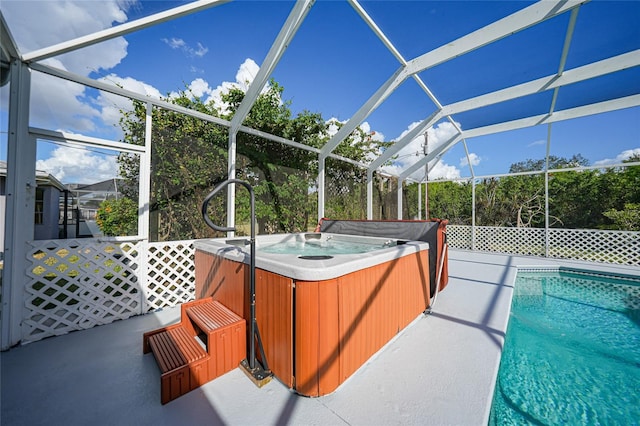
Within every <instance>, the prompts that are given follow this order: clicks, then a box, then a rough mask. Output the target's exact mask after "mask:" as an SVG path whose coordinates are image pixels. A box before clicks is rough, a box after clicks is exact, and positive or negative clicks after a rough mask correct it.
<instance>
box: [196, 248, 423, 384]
mask: <svg viewBox="0 0 640 426" xmlns="http://www.w3.org/2000/svg"><path fill="white" fill-rule="evenodd" d="M270 237H273V236H270ZM258 238H260V237H258ZM259 247H260V244H258V251H257V256H256V317H257V323H258V327H259V330H260V335H261V338H262V342H263V346H264V350H265V356H266V359H267V362H268V365H269V368H270V369H271V370H272V372H273V373H274V375H275V376H276V377H277V378H278V379H279V380H280V381H282V382H283V383H284V384H286V385H287V386H289V387H290V388H292V389H295V391H296V392H298V393H300V394H302V395H307V396H320V395H326V394H328V393H330V392H333V391H334V390H336V389H337V388H338V386H340V385H341V384H342V383H343V382H344V381H345V380H346V379H347V378H348V377H349V376H351V375H352V374H353V373H354V372H355V371H356V370H358V368H360V367H361V366H362V365H363V364H364V363H365V362H366V361H367V360H368V359H369V358H370V357H371V356H372V355H373V354H375V353H376V352H377V351H378V350H380V349H381V348H382V347H383V346H384V345H385V344H386V343H387V342H389V340H391V339H392V338H393V337H394V336H395V335H396V334H397V333H398V332H399V331H401V330H402V329H403V328H405V327H406V326H407V325H408V324H409V323H410V322H412V321H413V320H414V319H415V318H416V317H417V316H418V315H420V314H421V313H422V312H423V311H424V310H425V309H426V307H427V306H428V304H429V298H430V294H429V265H428V244H426V243H421V242H410V243H407V244H403V245H402V246H398V247H396V248H395V249H393V248H387V249H384V250H381V251H380V252H381V253H380V254H376V253H374V254H370V253H365V254H363V255H343V256H342V257H341V255H336V256H334V257H333V258H332V259H328V260H305V259H299V258H297V257H296V256H290V255H289V257H286V255H272V254H262V253H261V252H260V249H259ZM246 258H247V256H246V254H245V252H244V249H242V248H240V247H236V246H232V245H228V244H225V241H224V240H222V239H221V240H210V241H199V242H196V259H195V265H196V297H197V298H202V297H208V296H212V297H213V298H214V299H216V300H219V301H220V302H221V303H223V304H224V305H226V306H227V307H229V308H230V309H231V310H233V311H234V312H236V313H237V314H238V315H240V316H242V317H244V318H245V319H246V320H247V321H250V316H249V303H248V300H249V295H248V289H249V283H248V281H249V280H248V277H249V266H248V264H247V263H245V261H246ZM377 258H379V259H377ZM279 262H281V263H283V265H281V268H282V270H281V271H280V272H277V271H274V270H277V269H278V268H277V264H278V263H279ZM274 265H275V266H274ZM314 277H317V279H313V278H314Z"/></svg>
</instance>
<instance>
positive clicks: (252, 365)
mask: <svg viewBox="0 0 640 426" xmlns="http://www.w3.org/2000/svg"><path fill="white" fill-rule="evenodd" d="M232 183H237V184H240V185H242V186H244V187H245V188H247V191H249V195H250V196H251V239H250V240H249V243H250V245H251V253H250V255H249V269H250V272H249V274H250V275H249V293H250V295H251V296H250V297H251V301H250V309H251V312H250V315H251V324H250V325H249V328H250V330H249V334H250V336H251V338H250V339H249V356H248V357H247V358H248V359H247V361H248V364H249V365H248V367H249V370H250V371H251V373H252V375H254V376H260V379H261V380H262V379H264V377H263V376H264V375H265V372H264V371H259V370H261V369H260V368H258V367H256V347H255V343H256V339H257V340H258V345H259V346H260V348H259V349H260V353H261V355H262V362H263V364H264V370H266V371H267V373H266V374H269V373H268V370H269V367H268V366H267V359H266V357H265V355H264V349H263V348H262V340H261V339H260V332H259V330H258V322H257V319H256V229H255V222H256V210H255V196H254V193H253V188H252V187H251V185H250V184H249V183H248V182H245V181H243V180H240V179H227V180H226V181H224V182H222V183H221V184H219V185H218V186H216V187H215V188H214V189H213V191H211V192H210V193H209V194H208V195H207V196H206V197H205V198H204V200H203V201H202V217H203V219H204V221H205V223H206V224H207V225H208V226H209V227H210V228H212V229H214V230H216V231H219V232H229V231H232V232H235V231H236V228H235V227H233V226H218V225H216V224H215V223H213V221H212V220H211V218H210V217H209V214H208V207H209V202H210V201H211V199H212V198H213V197H214V196H215V195H216V194H217V193H218V192H220V191H221V190H222V189H223V188H225V187H227V186H228V185H230V184H232Z"/></svg>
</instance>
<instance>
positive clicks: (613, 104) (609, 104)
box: [462, 95, 640, 139]
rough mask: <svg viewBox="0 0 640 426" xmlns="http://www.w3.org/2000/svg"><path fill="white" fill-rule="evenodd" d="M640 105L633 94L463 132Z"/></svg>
mask: <svg viewBox="0 0 640 426" xmlns="http://www.w3.org/2000/svg"><path fill="white" fill-rule="evenodd" d="M637 106H640V95H631V96H626V97H623V98H618V99H613V100H609V101H603V102H598V103H595V104H590V105H583V106H579V107H575V108H570V109H566V110H562V111H555V112H553V113H551V114H540V115H534V116H532V117H527V118H521V119H519V120H513V121H507V122H504V123H499V124H493V125H490V126H484V127H477V128H475V129H470V130H465V131H463V132H462V135H463V137H464V138H466V139H469V138H474V137H478V136H485V135H490V134H493V133H500V132H506V131H509V130H516V129H522V128H525V127H533V126H537V125H540V124H547V123H555V122H558V121H564V120H571V119H574V118H580V117H586V116H588V115H595V114H602V113H605V112H611V111H616V110H620V109H625V108H632V107H637Z"/></svg>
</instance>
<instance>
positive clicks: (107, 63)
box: [2, 0, 137, 75]
mask: <svg viewBox="0 0 640 426" xmlns="http://www.w3.org/2000/svg"><path fill="white" fill-rule="evenodd" d="M136 3H137V2H136V1H121V0H105V1H91V2H87V1H84V0H68V1H64V2H53V1H4V2H2V13H3V15H4V17H5V19H6V20H7V23H8V25H9V28H10V30H11V33H12V34H13V37H14V39H15V40H16V43H17V44H18V48H19V49H20V51H21V53H28V52H31V51H34V50H38V49H41V48H44V47H49V46H53V45H55V44H58V43H61V42H64V41H69V40H73V39H75V38H77V37H81V36H85V35H88V34H91V33H93V32H96V31H100V30H103V29H106V28H110V27H111V26H112V25H113V23H114V22H117V23H123V22H126V21H127V12H128V10H129V8H130V7H132V6H134V5H135V4H136ZM126 54H127V41H126V40H125V39H124V38H122V37H118V38H115V39H112V40H109V41H105V42H102V43H100V44H97V45H94V46H91V47H86V48H83V49H80V50H78V51H74V52H70V53H66V54H64V55H60V56H59V57H57V59H58V60H59V61H60V62H61V63H62V64H63V66H64V69H66V70H69V71H72V72H74V73H77V74H81V75H89V74H90V73H91V72H92V71H97V70H99V69H110V68H113V67H114V66H115V65H117V64H118V63H119V62H120V61H121V60H122V59H123V58H124V57H125V56H126Z"/></svg>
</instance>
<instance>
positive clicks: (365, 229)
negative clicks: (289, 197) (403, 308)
mask: <svg viewBox="0 0 640 426" xmlns="http://www.w3.org/2000/svg"><path fill="white" fill-rule="evenodd" d="M447 223H448V221H447V220H441V219H432V220H332V219H324V218H323V219H322V220H321V221H320V223H318V227H317V228H316V232H330V233H333V234H351V235H364V236H368V237H384V238H394V239H402V240H411V241H425V242H427V243H429V279H430V286H431V294H433V292H434V291H435V285H436V273H437V272H436V271H437V265H438V258H439V256H438V255H439V250H441V249H442V247H440V245H439V244H438V229H440V228H441V232H442V233H443V234H444V236H445V237H446V233H445V232H446V225H447Z"/></svg>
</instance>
